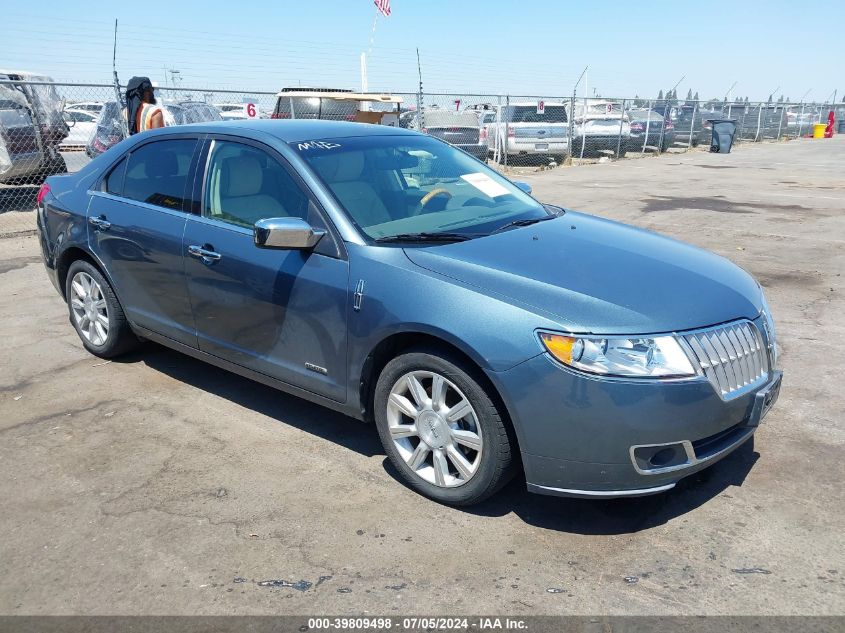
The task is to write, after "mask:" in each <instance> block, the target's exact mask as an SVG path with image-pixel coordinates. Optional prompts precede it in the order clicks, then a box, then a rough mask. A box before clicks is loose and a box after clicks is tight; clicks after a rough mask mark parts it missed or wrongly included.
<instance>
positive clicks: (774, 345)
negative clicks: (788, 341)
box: [760, 288, 778, 369]
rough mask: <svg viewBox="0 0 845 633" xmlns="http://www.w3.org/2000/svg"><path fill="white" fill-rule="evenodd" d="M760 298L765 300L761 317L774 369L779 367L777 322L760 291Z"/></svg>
mask: <svg viewBox="0 0 845 633" xmlns="http://www.w3.org/2000/svg"><path fill="white" fill-rule="evenodd" d="M760 296H762V298H763V310H762V311H761V312H760V315H761V316H762V317H763V329H764V330H766V344H767V346H768V348H769V358H770V359H771V362H772V369H775V368H776V367H777V365H778V340H777V339H778V334H777V331H776V330H775V320H774V319H773V318H772V309H771V308H770V307H769V302H768V301H766V295H764V294H763V290H762V288H761V289H760Z"/></svg>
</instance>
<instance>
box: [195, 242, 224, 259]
mask: <svg viewBox="0 0 845 633" xmlns="http://www.w3.org/2000/svg"><path fill="white" fill-rule="evenodd" d="M206 246H208V247H209V248H205V247H206ZM212 248H214V247H213V246H211V245H209V244H205V245H204V246H196V245H192V246H189V247H188V255H190V256H191V257H198V258H199V259H201V260H202V261H203V263H204V264H213V263H214V262H216V261H218V260H219V259H220V258H221V257H222V255H221V254H220V253H215V252H214V251H213V250H211V249H212Z"/></svg>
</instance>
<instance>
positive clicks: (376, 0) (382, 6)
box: [373, 0, 390, 18]
mask: <svg viewBox="0 0 845 633" xmlns="http://www.w3.org/2000/svg"><path fill="white" fill-rule="evenodd" d="M373 4H375V5H376V9H378V10H379V11H380V12H381V14H382V15H383V16H384V17H386V18H389V17H390V0H373Z"/></svg>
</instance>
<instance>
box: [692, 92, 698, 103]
mask: <svg viewBox="0 0 845 633" xmlns="http://www.w3.org/2000/svg"><path fill="white" fill-rule="evenodd" d="M692 100H693V101H698V90H696V91H695V96H694V97H693V98H692Z"/></svg>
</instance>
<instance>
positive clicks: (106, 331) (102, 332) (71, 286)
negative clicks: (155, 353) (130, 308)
mask: <svg viewBox="0 0 845 633" xmlns="http://www.w3.org/2000/svg"><path fill="white" fill-rule="evenodd" d="M65 297H67V306H68V314H69V317H70V322H71V324H72V325H73V328H74V329H75V330H76V333H77V334H78V335H79V339H80V340H81V341H82V345H84V346H85V349H87V350H88V351H89V352H91V353H92V354H94V356H99V357H100V358H114V357H116V356H119V355H121V354H124V353H126V352H128V351H130V350H132V349H134V348H135V347H137V346H138V345H139V341H138V338H137V337H136V336H135V334H134V333H133V332H132V328H131V327H130V325H129V322H128V321H127V320H126V315H125V314H124V313H123V308H122V307H121V306H120V302H119V301H118V300H117V296H116V295H115V294H114V290H112V287H111V285H109V282H108V281H107V280H106V278H105V277H104V276H103V275H102V274H101V273H100V271H99V270H97V268H96V267H94V266H93V265H92V264H91V263H90V262H87V261H85V260H83V259H78V260H76V261H75V262H73V263H72V264H71V265H70V268H69V269H68V273H67V280H66V281H65Z"/></svg>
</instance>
